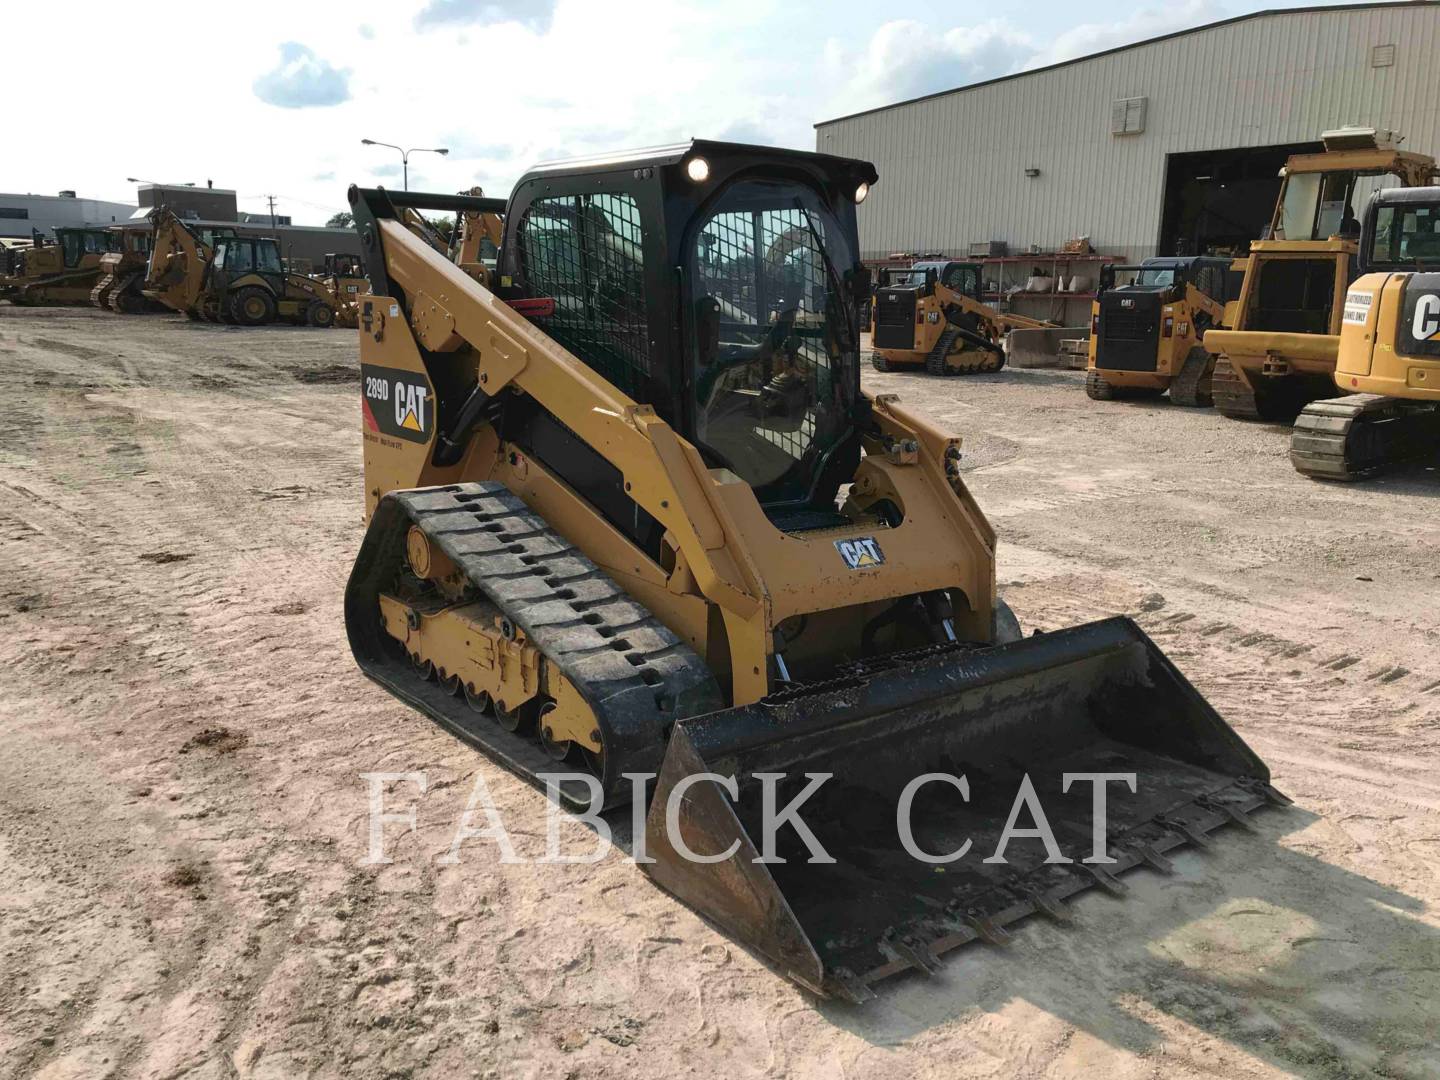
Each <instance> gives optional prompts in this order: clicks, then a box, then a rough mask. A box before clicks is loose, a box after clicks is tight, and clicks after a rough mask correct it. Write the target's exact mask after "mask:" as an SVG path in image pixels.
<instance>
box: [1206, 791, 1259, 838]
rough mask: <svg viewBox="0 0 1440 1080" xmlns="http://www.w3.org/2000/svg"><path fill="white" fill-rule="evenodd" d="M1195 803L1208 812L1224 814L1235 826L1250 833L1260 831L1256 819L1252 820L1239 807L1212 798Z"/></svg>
mask: <svg viewBox="0 0 1440 1080" xmlns="http://www.w3.org/2000/svg"><path fill="white" fill-rule="evenodd" d="M1195 801H1196V803H1197V804H1198V805H1200V806H1203V807H1204V808H1205V809H1206V810H1213V811H1214V812H1215V813H1217V814H1224V815H1225V817H1226V818H1228V819H1229V820H1230V821H1231V822H1233V823H1234V824H1236V825H1239V826H1240V827H1241V828H1242V829H1246V830H1248V831H1249V832H1259V831H1260V830H1259V827H1258V826H1256V824H1255V821H1254V819H1253V818H1251V817H1250V815H1249V814H1247V813H1246V812H1245V811H1244V810H1241V809H1240V808H1239V807H1238V806H1232V805H1231V804H1230V803H1227V802H1222V801H1221V800H1220V799H1212V798H1205V799H1197V800H1195Z"/></svg>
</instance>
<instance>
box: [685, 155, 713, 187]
mask: <svg viewBox="0 0 1440 1080" xmlns="http://www.w3.org/2000/svg"><path fill="white" fill-rule="evenodd" d="M685 175H686V176H688V177H690V179H691V180H694V181H695V183H697V184H703V183H704V182H705V181H706V180H709V179H710V162H708V161H706V160H705V159H704V158H703V157H692V158H691V159H690V160H689V161H687V162H686V163H685Z"/></svg>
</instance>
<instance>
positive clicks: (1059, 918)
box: [1027, 889, 1075, 923]
mask: <svg viewBox="0 0 1440 1080" xmlns="http://www.w3.org/2000/svg"><path fill="white" fill-rule="evenodd" d="M1027 898H1028V899H1029V901H1030V902H1031V903H1032V904H1034V905H1035V910H1036V911H1038V912H1039V913H1040V914H1041V915H1044V916H1045V917H1046V918H1047V919H1053V920H1054V921H1055V922H1058V923H1071V922H1074V921H1075V912H1074V911H1072V910H1071V908H1070V905H1069V904H1067V903H1065V901H1064V900H1062V899H1060V898H1059V897H1058V896H1054V895H1052V894H1050V893H1048V892H1044V891H1042V890H1040V889H1032V890H1030V892H1029V893H1028V894H1027Z"/></svg>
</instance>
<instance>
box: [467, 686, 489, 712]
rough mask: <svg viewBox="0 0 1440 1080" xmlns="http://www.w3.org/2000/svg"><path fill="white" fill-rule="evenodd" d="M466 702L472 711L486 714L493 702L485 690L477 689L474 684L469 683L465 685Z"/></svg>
mask: <svg viewBox="0 0 1440 1080" xmlns="http://www.w3.org/2000/svg"><path fill="white" fill-rule="evenodd" d="M465 704H466V705H468V706H470V711H471V712H475V713H479V714H480V715H482V716H484V715H486V714H488V713H489V712H490V707H491V705H492V702H491V701H490V695H489V694H487V693H486V692H485V691H484V690H477V689H475V687H474V685H472V684H469V683H467V684H466V686H465Z"/></svg>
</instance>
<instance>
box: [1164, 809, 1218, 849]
mask: <svg viewBox="0 0 1440 1080" xmlns="http://www.w3.org/2000/svg"><path fill="white" fill-rule="evenodd" d="M1155 824H1156V825H1159V826H1161V827H1162V828H1166V829H1171V830H1173V831H1175V832H1178V833H1179V834H1180V835H1181V836H1183V837H1185V839H1186V840H1189V841H1190V843H1192V844H1194V845H1195V846H1196V847H1198V848H1204V849H1205V850H1206V851H1209V850H1211V849H1213V848H1214V847H1215V841H1214V840H1212V839H1211V838H1210V837H1209V836H1208V835H1206V834H1205V832H1204V831H1202V830H1200V829H1197V828H1195V826H1193V825H1191V824H1190V823H1189V822H1188V821H1185V820H1184V819H1183V818H1174V817H1161V818H1156V819H1155Z"/></svg>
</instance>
